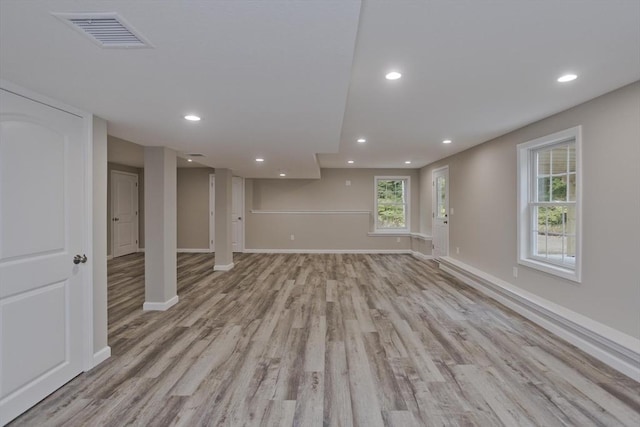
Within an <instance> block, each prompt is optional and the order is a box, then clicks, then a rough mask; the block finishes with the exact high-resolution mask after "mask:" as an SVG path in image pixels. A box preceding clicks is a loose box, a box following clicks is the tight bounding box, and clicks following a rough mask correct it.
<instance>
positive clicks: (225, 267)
mask: <svg viewBox="0 0 640 427" xmlns="http://www.w3.org/2000/svg"><path fill="white" fill-rule="evenodd" d="M232 268H233V263H231V264H227V265H214V266H213V271H229V270H231V269H232Z"/></svg>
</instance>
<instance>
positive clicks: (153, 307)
mask: <svg viewBox="0 0 640 427" xmlns="http://www.w3.org/2000/svg"><path fill="white" fill-rule="evenodd" d="M177 303H178V295H176V296H174V297H173V298H171V299H170V300H169V301H165V302H145V303H144V304H142V310H143V311H165V310H168V309H169V308H171V307H172V306H174V305H176V304H177Z"/></svg>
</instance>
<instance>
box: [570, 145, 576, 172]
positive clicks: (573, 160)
mask: <svg viewBox="0 0 640 427" xmlns="http://www.w3.org/2000/svg"><path fill="white" fill-rule="evenodd" d="M568 150H569V172H575V171H576V144H575V143H571V144H569V148H568Z"/></svg>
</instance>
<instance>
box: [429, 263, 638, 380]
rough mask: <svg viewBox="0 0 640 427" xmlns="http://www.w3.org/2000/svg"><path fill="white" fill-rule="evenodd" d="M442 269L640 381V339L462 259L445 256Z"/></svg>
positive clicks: (441, 265) (441, 264)
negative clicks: (522, 288)
mask: <svg viewBox="0 0 640 427" xmlns="http://www.w3.org/2000/svg"><path fill="white" fill-rule="evenodd" d="M439 262H440V269H441V270H443V271H445V272H447V273H449V274H451V275H452V276H454V277H456V278H458V279H460V280H461V281H462V282H464V283H465V284H467V285H468V286H470V287H472V288H474V289H476V290H478V291H480V292H482V293H483V294H485V295H487V296H488V297H490V298H492V299H494V300H496V301H497V302H499V303H501V304H502V305H504V306H506V307H508V308H510V309H512V310H514V311H515V312H517V313H518V314H520V315H522V316H524V317H526V318H527V319H529V320H530V321H532V322H534V323H535V324H537V325H539V326H541V327H543V328H544V329H546V330H548V331H549V332H551V333H553V334H555V335H557V336H558V337H560V338H562V339H564V340H565V341H567V342H569V343H571V344H573V345H575V346H576V347H578V348H579V349H580V350H582V351H584V352H585V353H587V354H589V355H591V356H593V357H594V358H596V359H598V360H600V361H601V362H603V363H605V364H607V365H609V366H610V367H612V368H613V369H615V370H617V371H619V372H621V373H623V374H624V375H627V376H628V377H630V378H632V379H634V380H635V381H640V340H638V339H637V338H634V337H631V336H629V335H626V334H624V333H622V332H620V331H617V330H615V329H613V328H610V327H609V326H606V325H604V324H601V323H599V322H596V321H595V320H593V319H589V318H587V317H586V316H583V315H581V314H579V313H576V312H574V311H571V310H569V309H566V308H564V307H561V306H558V305H557V304H555V303H552V302H551V301H548V300H545V299H543V298H540V297H538V296H535V295H533V294H530V293H528V292H526V291H524V290H520V289H519V288H517V287H516V286H514V285H512V284H510V283H508V282H505V281H503V280H501V279H499V278H497V277H494V276H492V275H490V274H488V273H485V272H483V271H481V270H478V269H476V268H474V267H472V266H469V265H467V264H464V263H463V262H460V261H458V260H455V259H452V258H449V257H441V258H440V259H439Z"/></svg>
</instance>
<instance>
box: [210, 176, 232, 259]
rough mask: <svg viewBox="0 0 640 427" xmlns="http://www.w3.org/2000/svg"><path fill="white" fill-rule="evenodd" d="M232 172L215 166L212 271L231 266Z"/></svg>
mask: <svg viewBox="0 0 640 427" xmlns="http://www.w3.org/2000/svg"><path fill="white" fill-rule="evenodd" d="M232 178H233V174H232V173H231V170H230V169H218V168H216V191H215V193H216V200H215V202H216V216H215V217H216V220H215V235H216V237H215V240H216V262H215V265H214V266H213V270H214V271H228V270H231V269H232V268H233V248H232V243H233V242H232V239H231V231H232V227H231V194H232V185H231V182H232Z"/></svg>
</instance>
